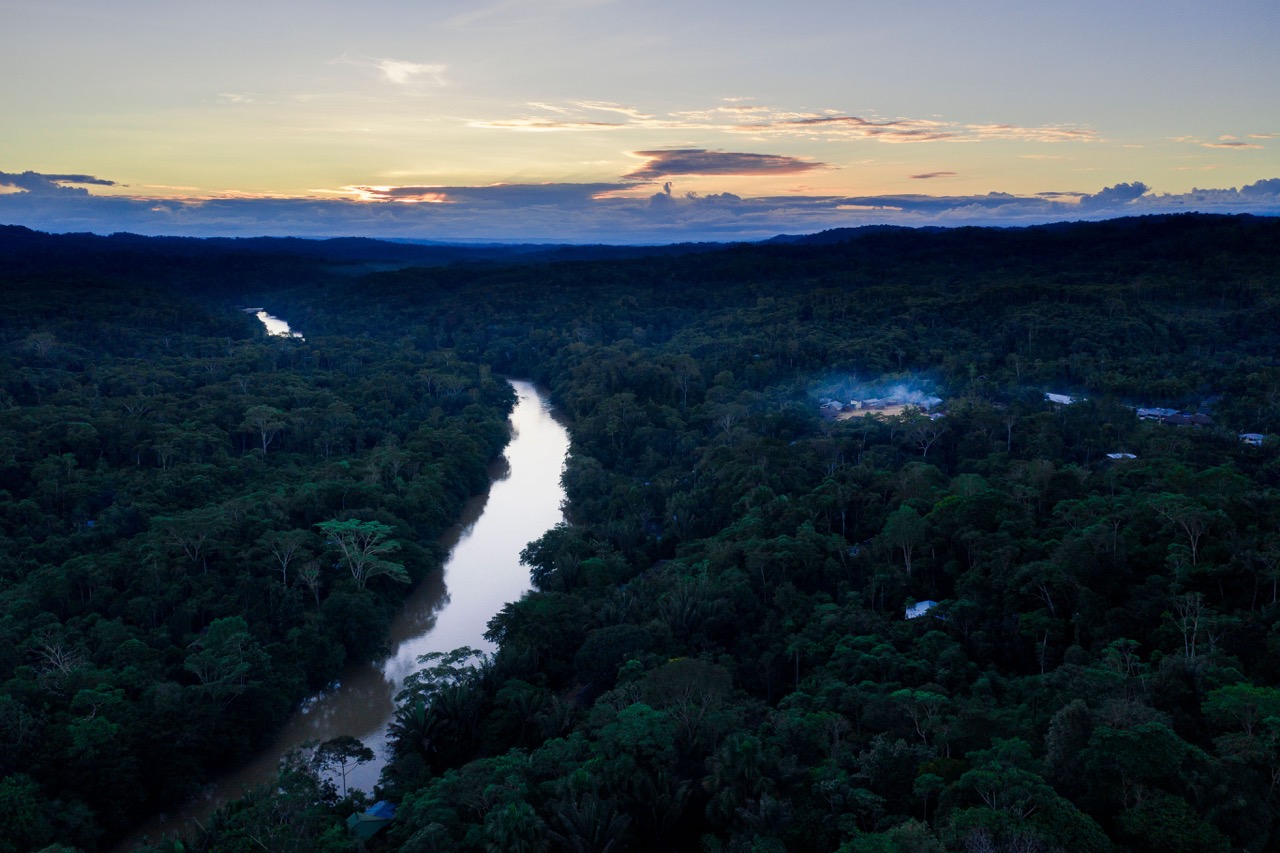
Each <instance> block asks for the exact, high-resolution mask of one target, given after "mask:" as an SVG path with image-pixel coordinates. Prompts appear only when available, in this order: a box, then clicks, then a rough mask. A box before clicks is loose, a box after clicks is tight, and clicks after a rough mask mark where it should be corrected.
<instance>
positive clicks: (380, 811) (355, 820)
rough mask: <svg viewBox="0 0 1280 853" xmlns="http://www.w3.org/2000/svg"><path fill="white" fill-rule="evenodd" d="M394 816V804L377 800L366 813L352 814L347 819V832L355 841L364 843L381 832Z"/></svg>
mask: <svg viewBox="0 0 1280 853" xmlns="http://www.w3.org/2000/svg"><path fill="white" fill-rule="evenodd" d="M395 816H396V805H395V803H389V802H387V801H386V800H378V802H376V803H374V804H373V808H371V809H369V810H368V811H366V812H360V813H358V814H353V815H351V817H349V818H347V831H348V832H350V833H351V834H352V835H354V836H355V837H356V840H358V841H360V842H365V841H368V840H369V839H370V838H373V837H374V836H375V835H377V834H378V833H379V832H381V831H382V829H383V827H385V826H386V825H387V824H389V823H391V821H392V820H394V819H395Z"/></svg>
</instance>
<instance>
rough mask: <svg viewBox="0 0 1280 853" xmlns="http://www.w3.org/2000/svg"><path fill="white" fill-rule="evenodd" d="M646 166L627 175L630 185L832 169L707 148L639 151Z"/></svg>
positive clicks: (774, 156) (778, 156) (779, 157)
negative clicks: (680, 178) (687, 177)
mask: <svg viewBox="0 0 1280 853" xmlns="http://www.w3.org/2000/svg"><path fill="white" fill-rule="evenodd" d="M634 153H635V156H637V157H644V158H645V159H646V161H647V162H646V163H645V164H644V165H643V166H641V167H640V168H638V169H635V170H633V171H631V172H629V173H627V174H626V175H624V176H623V177H624V179H625V180H629V181H656V180H658V179H660V178H669V177H674V176H677V175H796V174H800V173H801V172H809V171H812V170H814V169H826V168H830V167H829V166H828V165H827V164H826V163H817V162H814V161H811V160H801V159H800V158H798V157H787V156H785V155H782V154H744V153H740V152H735V151H709V150H707V149H705V148H672V149H660V150H657V151H636V152H634Z"/></svg>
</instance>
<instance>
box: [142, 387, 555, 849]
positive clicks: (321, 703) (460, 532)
mask: <svg viewBox="0 0 1280 853" xmlns="http://www.w3.org/2000/svg"><path fill="white" fill-rule="evenodd" d="M511 384H512V386H513V387H514V388H515V390H516V394H517V396H518V400H517V402H516V407H515V409H514V410H513V411H512V413H511V432H512V435H511V443H510V444H508V445H507V448H506V451H505V453H504V454H503V457H502V458H501V459H499V460H498V461H497V462H495V463H494V466H493V468H492V469H491V470H490V472H489V473H490V477H491V480H492V482H491V484H490V487H489V491H488V493H487V494H482V495H477V496H476V497H474V498H472V499H471V500H470V501H469V502H468V504H467V506H466V509H465V510H464V512H463V515H462V518H461V519H460V520H459V523H458V525H457V526H456V527H455V528H454V529H453V530H452V531H451V532H450V533H449V534H447V535H446V536H445V538H444V540H443V541H442V543H441V544H442V545H444V546H445V547H446V548H448V549H449V557H448V559H447V560H446V562H445V565H444V570H443V572H442V573H440V574H433V575H430V576H428V577H427V578H426V579H425V580H423V582H422V583H421V584H420V585H419V586H418V588H417V589H415V590H414V592H413V593H412V595H411V596H410V597H409V599H408V600H407V601H406V602H405V604H404V607H403V608H402V609H401V611H400V612H399V613H398V614H397V615H396V617H395V620H394V621H393V622H392V624H391V635H390V648H391V649H392V650H393V651H392V653H391V655H390V656H389V657H388V658H386V659H385V660H383V661H380V662H377V663H367V664H362V665H359V666H351V667H348V668H347V671H346V672H344V673H343V674H342V678H341V681H340V683H339V685H338V686H337V687H335V688H334V689H332V690H329V691H326V692H325V693H322V694H319V695H317V696H313V697H311V698H310V699H308V700H307V701H306V703H305V704H304V706H303V710H302V711H301V712H300V713H297V714H295V715H294V717H293V718H292V719H291V720H290V721H289V722H288V723H287V724H286V725H285V727H284V729H282V730H281V732H280V734H279V736H278V737H277V738H276V740H275V742H274V743H273V744H271V746H270V747H268V748H267V749H265V750H264V751H263V752H261V753H259V755H258V756H257V757H256V758H255V759H254V760H253V762H252V763H251V764H249V765H247V766H245V767H243V768H241V769H240V770H239V771H237V772H235V773H231V774H228V775H226V776H223V777H222V778H220V779H218V780H216V781H215V782H214V783H213V784H212V785H210V786H208V787H207V788H206V789H205V792H204V794H203V796H201V797H199V798H197V799H196V800H194V801H193V802H191V803H189V804H188V805H187V806H185V807H184V808H183V809H182V810H181V811H180V812H172V813H170V814H167V815H162V816H159V817H158V818H156V819H154V820H152V821H149V822H148V823H147V824H146V825H144V826H143V827H140V828H139V830H138V832H137V833H135V834H134V836H133V837H131V838H130V839H128V840H127V841H126V842H125V844H124V845H121V846H120V847H119V848H117V849H118V850H129V849H132V847H133V846H135V845H137V844H139V843H141V841H142V834H143V833H146V834H147V835H149V836H150V838H151V839H152V840H153V841H154V840H156V839H158V838H160V837H161V836H162V835H163V834H165V833H168V834H170V835H172V834H174V833H183V834H188V835H192V834H194V832H198V827H196V826H195V825H194V821H197V820H199V821H203V820H204V819H205V818H206V817H207V816H208V815H209V814H210V813H212V812H213V810H214V809H215V808H217V807H218V806H219V805H221V804H223V803H225V802H227V801H229V800H232V799H235V798H237V797H239V796H240V795H241V794H243V793H244V791H245V790H246V789H248V788H251V787H253V786H254V785H259V784H263V783H266V782H270V781H271V780H272V779H274V778H275V772H276V768H277V766H278V765H279V762H280V759H281V757H283V756H284V755H285V754H286V753H287V752H289V751H290V750H292V749H297V748H298V747H299V746H301V745H302V744H303V743H305V742H307V741H325V740H328V739H330V738H334V737H337V736H339V735H352V736H354V737H357V738H359V739H360V740H362V741H364V743H365V745H366V746H368V747H370V748H371V749H372V750H373V752H374V754H375V755H376V756H377V757H376V758H375V760H374V761H371V762H369V763H368V764H365V765H362V766H360V767H358V768H356V769H354V770H350V771H348V772H347V787H348V788H351V789H355V788H358V789H362V790H364V791H369V792H372V790H373V786H374V784H375V783H376V782H377V781H378V775H379V774H380V773H381V771H382V767H383V765H384V764H385V763H386V759H387V755H386V745H387V736H386V733H387V726H388V725H389V724H390V723H391V720H392V718H393V716H394V713H395V701H394V700H395V695H396V694H397V693H398V692H400V689H401V686H402V685H403V684H404V679H405V678H406V677H407V676H408V675H410V674H412V673H414V672H416V671H417V670H419V669H421V667H420V666H419V664H418V658H419V657H420V656H421V655H425V654H428V653H429V652H447V651H451V650H453V649H455V648H458V647H460V646H471V647H473V648H477V649H481V650H483V651H493V645H492V644H491V643H489V642H488V641H486V640H485V639H484V632H485V630H486V629H487V626H488V622H489V620H490V619H491V618H492V617H493V616H494V615H495V614H496V613H497V612H498V611H499V610H501V609H502V608H503V606H504V605H505V604H507V603H508V602H511V601H515V600H516V599H518V598H520V596H521V595H523V594H524V593H525V592H526V591H527V590H528V589H529V571H528V568H527V567H525V566H522V565H521V564H520V552H521V551H522V550H523V549H524V547H525V546H526V545H527V544H529V542H531V541H533V540H534V539H537V538H538V537H539V536H541V535H542V534H543V533H544V532H546V531H547V530H549V529H550V528H552V527H554V526H555V525H556V524H558V523H560V522H561V521H563V520H564V516H563V514H562V511H561V506H560V505H561V502H562V501H563V500H564V490H563V488H562V487H561V485H560V474H561V471H562V470H563V467H564V460H565V456H566V455H567V453H568V450H569V434H568V432H567V431H566V430H565V428H564V426H563V425H561V424H560V423H559V422H558V421H557V420H556V418H555V416H554V415H553V414H552V412H551V409H550V404H549V403H548V402H547V401H546V400H545V399H544V398H543V397H542V396H541V395H540V394H539V393H538V391H537V389H535V388H534V386H533V385H532V384H531V383H529V382H523V381H520V380H511ZM337 784H338V787H339V790H341V787H342V785H341V781H337ZM193 831H194V832H193Z"/></svg>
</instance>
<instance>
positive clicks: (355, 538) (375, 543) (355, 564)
mask: <svg viewBox="0 0 1280 853" xmlns="http://www.w3.org/2000/svg"><path fill="white" fill-rule="evenodd" d="M316 527H318V528H320V530H321V532H322V533H324V535H325V544H326V545H329V546H331V547H333V548H334V549H336V550H337V551H339V552H341V554H342V561H343V562H344V563H346V565H347V568H348V569H349V570H350V572H351V577H352V578H354V579H355V582H356V586H358V587H360V589H364V587H365V584H367V583H368V582H369V578H372V577H376V576H378V575H387V576H389V577H390V578H391V579H392V580H394V581H399V582H400V583H408V582H409V573H408V572H407V571H405V568H404V565H403V564H402V563H396V562H392V561H391V560H388V559H386V557H385V555H387V554H392V553H395V552H396V551H398V550H400V543H399V542H397V541H396V540H394V539H389V538H387V537H388V536H389V535H390V534H391V527H390V526H388V525H386V524H383V523H382V522H380V521H360V520H359V519H354V518H352V519H348V520H347V521H338V520H337V519H334V520H332V521H322V522H320V523H319V524H317V525H316Z"/></svg>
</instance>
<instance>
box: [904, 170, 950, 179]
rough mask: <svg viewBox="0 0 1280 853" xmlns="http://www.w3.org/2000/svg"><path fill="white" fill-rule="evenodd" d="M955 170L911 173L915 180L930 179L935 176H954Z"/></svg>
mask: <svg viewBox="0 0 1280 853" xmlns="http://www.w3.org/2000/svg"><path fill="white" fill-rule="evenodd" d="M955 176H956V173H955V172H924V173H922V174H919V175H909V176H908V177H910V178H911V180H913V181H929V180H932V179H934V178H954V177H955Z"/></svg>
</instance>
